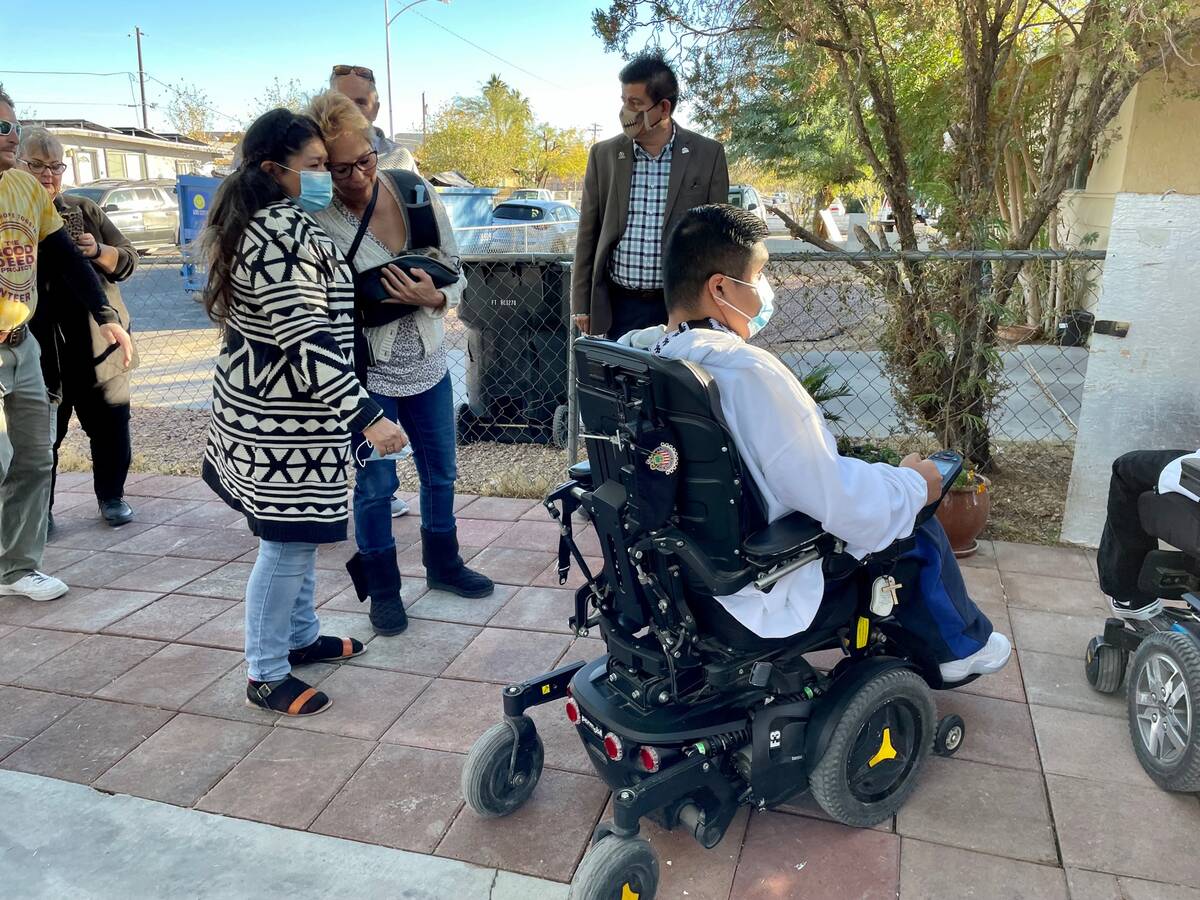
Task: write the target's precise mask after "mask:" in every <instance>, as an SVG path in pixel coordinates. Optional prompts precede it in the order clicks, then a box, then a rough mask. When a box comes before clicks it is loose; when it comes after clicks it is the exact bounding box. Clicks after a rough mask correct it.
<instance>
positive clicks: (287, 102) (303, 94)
mask: <svg viewBox="0 0 1200 900" xmlns="http://www.w3.org/2000/svg"><path fill="white" fill-rule="evenodd" d="M323 90H324V88H317V89H316V90H312V91H306V90H304V89H303V88H302V87H301V86H300V81H299V79H297V78H289V79H288V80H287V81H280V80H279V76H278V75H277V76H275V78H273V79H272V80H271V83H270V84H269V85H267V87H266V88H265V89H264V90H263V92H262V93H261V94H260V95H259V96H257V97H255V98H254V103H253V105H252V106H251V109H252V110H253V112H252V113H251V116H250V120H251V121H253V120H254V119H257V118H258V117H259V116H261V115H262V114H263V113H265V112H267V111H268V110H272V109H279V108H280V107H282V108H283V109H290V110H291V111H292V112H300V111H301V110H303V109H304V107H306V106H308V101H309V100H311V99H312V98H313V97H315V96H316V95H317V94H319V93H321V92H322V91H323Z"/></svg>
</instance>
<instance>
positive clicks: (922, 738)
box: [809, 669, 937, 828]
mask: <svg viewBox="0 0 1200 900" xmlns="http://www.w3.org/2000/svg"><path fill="white" fill-rule="evenodd" d="M936 726H937V710H936V709H935V708H934V703H933V695H932V693H931V692H930V690H929V686H928V685H927V684H926V683H925V682H924V681H923V680H922V679H921V677H920V676H919V675H917V674H916V673H915V672H913V671H911V670H909V669H892V670H890V671H888V672H884V673H882V674H880V675H877V676H876V677H874V678H872V679H871V680H870V681H868V682H867V683H866V684H864V685H863V686H862V687H860V688H859V689H858V691H857V692H856V693H855V695H854V697H853V698H852V699H851V701H850V704H849V705H848V706H847V707H846V710H845V712H844V713H843V714H842V718H841V720H840V721H839V722H838V724H837V725H836V726H835V728H834V731H833V737H832V738H831V739H830V741H829V746H828V747H826V748H825V753H824V754H823V755H822V756H821V759H820V761H819V762H818V763H817V764H816V766H815V767H814V768H813V770H812V774H811V775H810V776H809V785H810V787H811V789H812V793H813V797H814V798H815V799H816V801H817V803H818V804H819V805H820V807H821V809H823V810H825V812H826V813H828V814H829V816H830V817H831V818H833V819H834V820H836V821H838V822H841V823H842V824H843V825H853V826H855V827H858V828H866V827H870V826H872V825H878V824H879V823H880V822H882V821H884V820H885V819H887V818H888V817H889V816H891V815H892V814H893V813H895V812H896V810H898V809H899V808H900V807H901V806H902V805H903V803H904V801H905V799H906V798H907V797H908V795H909V793H910V792H911V791H912V789H913V786H914V785H915V783H916V776H917V773H918V772H919V771H920V769H921V766H922V765H924V763H925V760H926V758H927V757H928V756H929V753H930V750H931V749H932V748H933V735H934V729H935V727H936Z"/></svg>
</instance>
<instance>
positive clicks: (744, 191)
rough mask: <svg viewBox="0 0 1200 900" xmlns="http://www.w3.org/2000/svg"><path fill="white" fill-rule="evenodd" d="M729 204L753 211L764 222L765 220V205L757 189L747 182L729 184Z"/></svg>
mask: <svg viewBox="0 0 1200 900" xmlns="http://www.w3.org/2000/svg"><path fill="white" fill-rule="evenodd" d="M729 205H730V206H736V207H738V208H739V209H744V210H748V211H749V212H752V213H754V214H755V215H756V216H758V217H759V218H760V219H762V220H763V221H764V222H766V221H767V206H766V204H765V203H763V201H762V198H761V197H759V196H758V191H756V190H755V189H754V188H752V187H751V186H750V185H748V184H731V185H730V186H729Z"/></svg>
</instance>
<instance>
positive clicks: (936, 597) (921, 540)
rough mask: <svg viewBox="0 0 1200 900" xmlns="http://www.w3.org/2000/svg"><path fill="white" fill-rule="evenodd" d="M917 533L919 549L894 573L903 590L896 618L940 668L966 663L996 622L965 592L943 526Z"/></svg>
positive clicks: (935, 524) (924, 526)
mask: <svg viewBox="0 0 1200 900" xmlns="http://www.w3.org/2000/svg"><path fill="white" fill-rule="evenodd" d="M915 533H916V538H917V543H916V547H915V548H913V549H912V550H910V551H908V552H907V553H905V554H904V555H903V556H902V557H900V560H899V561H898V562H897V563H896V568H895V570H894V571H893V572H892V575H893V577H894V578H895V579H896V580H897V581H898V582H900V583H901V584H902V585H903V586H904V587H903V589H902V590H900V591H899V596H900V603H899V604H898V605H897V606H896V610H895V612H894V613H893V615H894V616H895V617H896V621H897V622H899V624H900V625H901V626H902V627H903V628H904V630H905V631H907V632H909V633H910V634H912V635H914V636H916V638H917V639H918V640H920V641H921V643H922V644H923V645H924V646H925V647H926V648H927V650H928V652H929V653H930V655H931V656H932V657H933V658H934V660H935V661H937V662H938V663H944V662H950V661H951V660H955V659H965V658H966V657H968V656H970V655H971V654H972V653H975V652H976V651H978V650H980V649H982V647H983V645H984V644H986V643H987V640H988V638H989V637H991V635H992V623H991V621H990V620H989V619H988V617H987V616H986V615H984V614H983V611H982V610H981V609H980V608H979V607H978V606H976V605H975V602H974V601H973V600H972V599H971V597H970V595H969V594H968V593H967V586H966V585H965V584H964V583H963V577H962V571H961V570H960V569H959V568H958V560H956V559H955V558H954V551H953V550H951V549H950V541H949V540H948V539H947V538H946V532H945V530H944V529H943V528H942V525H941V523H940V522H939V521H938V520H937V519H936V518H930V519H929V521H927V522H925V523H924V524H922V525H918V526H917V530H916V532H915Z"/></svg>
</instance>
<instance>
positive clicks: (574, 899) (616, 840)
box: [567, 834, 658, 900]
mask: <svg viewBox="0 0 1200 900" xmlns="http://www.w3.org/2000/svg"><path fill="white" fill-rule="evenodd" d="M657 892H658V859H657V858H656V857H655V856H654V851H653V850H651V849H650V844H649V842H648V841H646V840H644V839H643V838H629V837H619V836H618V835H615V834H609V835H607V836H605V837H602V838H601V839H600V840H599V841H597V842H596V843H595V844H593V845H592V847H591V849H590V850H588V852H587V853H585V854H584V856H583V862H581V863H580V864H579V868H578V869H576V870H575V877H574V878H572V879H571V893H570V895H569V896H568V898H567V900H654V897H655V895H656V894H657Z"/></svg>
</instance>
